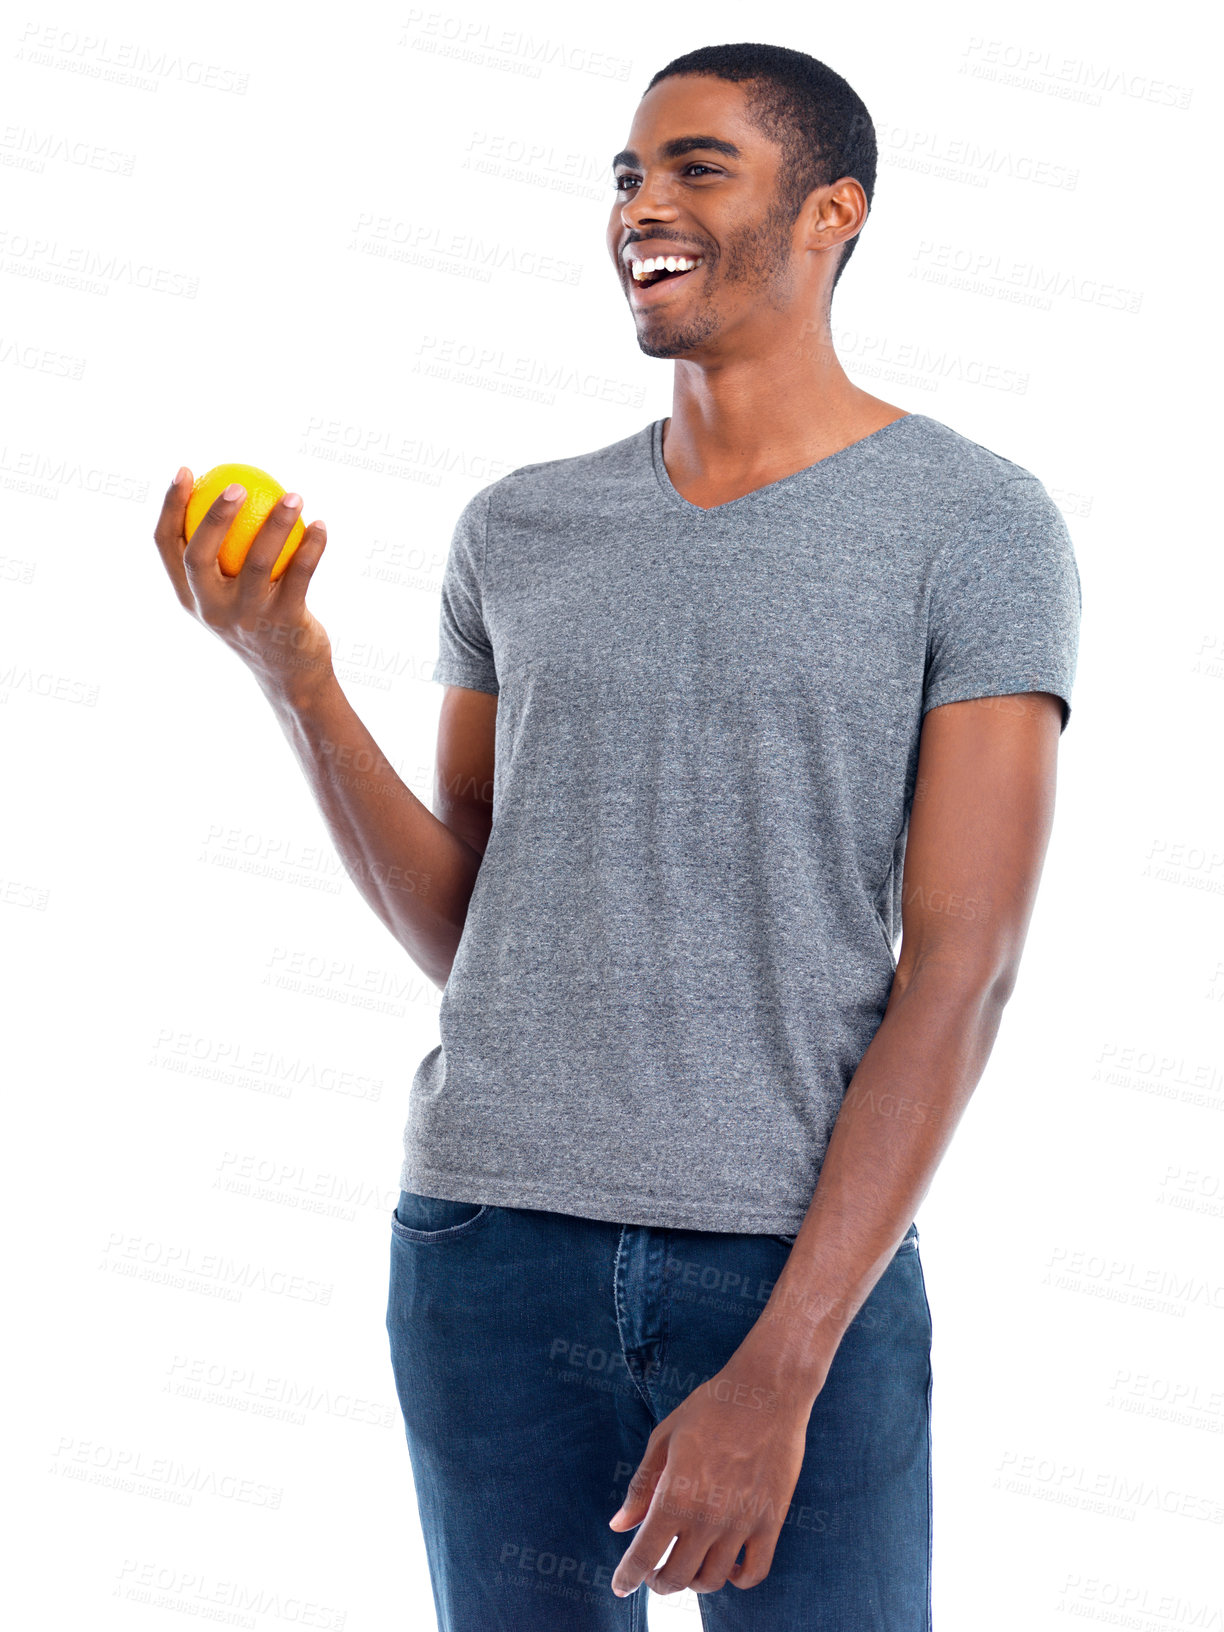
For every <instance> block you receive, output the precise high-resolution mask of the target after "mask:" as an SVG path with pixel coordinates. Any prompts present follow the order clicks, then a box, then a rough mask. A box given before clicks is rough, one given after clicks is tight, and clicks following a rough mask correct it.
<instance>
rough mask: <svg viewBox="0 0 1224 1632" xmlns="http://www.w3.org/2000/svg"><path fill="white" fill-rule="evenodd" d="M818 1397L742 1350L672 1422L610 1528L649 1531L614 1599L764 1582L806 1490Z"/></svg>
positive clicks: (615, 1580) (659, 1431) (622, 1568)
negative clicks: (802, 1478) (803, 1481)
mask: <svg viewBox="0 0 1224 1632" xmlns="http://www.w3.org/2000/svg"><path fill="white" fill-rule="evenodd" d="M816 1392H818V1390H815V1391H814V1390H813V1389H809V1388H807V1387H802V1388H796V1387H793V1386H791V1385H789V1384H785V1383H781V1382H779V1380H778V1379H777V1378H776V1377H771V1375H770V1373H769V1372H768V1371H767V1370H766V1369H765V1368H764V1367H763V1366H761V1365H759V1364H756V1363H754V1361H753V1359H752V1358H751V1356H750V1354H747V1353H745V1352H744V1351H743V1350H741V1351H737V1353H736V1354H734V1355H732V1357H731V1359H730V1360H729V1361H728V1363H727V1364H726V1365H725V1366H724V1367H723V1369H722V1370H721V1371H720V1372H717V1373H716V1374H715V1375H714V1376H713V1377H711V1378H710V1379H709V1380H708V1381H707V1382H704V1383H702V1384H701V1386H700V1387H699V1388H697V1389H695V1390H694V1391H693V1393H692V1394H690V1395H689V1396H688V1398H687V1399H685V1400H683V1401H682V1402H681V1403H680V1404H679V1405H678V1406H677V1407H676V1409H675V1410H674V1411H673V1412H672V1413H671V1414H670V1416H667V1417H664V1419H663V1421H662V1422H661V1423H660V1424H659V1425H658V1427H657V1428H656V1429H655V1430H654V1432H653V1433H652V1434H651V1436H650V1438H649V1440H648V1441H647V1443H646V1452H645V1455H644V1456H643V1457H642V1461H641V1464H640V1465H639V1467H638V1469H637V1472H636V1473H635V1474H634V1476H633V1478H632V1479H631V1480H630V1481H629V1492H628V1495H627V1496H626V1498H625V1502H624V1505H623V1506H622V1507H621V1509H620V1511H619V1512H618V1513H617V1514H616V1515H615V1517H614V1518H613V1519H612V1520H611V1526H612V1528H613V1529H614V1530H631V1529H632V1528H633V1527H634V1525H640V1527H641V1528H640V1529H639V1530H638V1533H637V1535H636V1536H635V1537H634V1538H633V1542H632V1545H631V1546H630V1547H629V1549H628V1551H627V1552H626V1553H625V1556H624V1557H623V1558H622V1559H621V1561H620V1563H619V1564H618V1565H617V1567H616V1571H615V1573H614V1574H613V1577H612V1590H613V1592H615V1593H616V1594H617V1595H618V1596H622V1597H623V1596H627V1595H628V1594H629V1593H631V1592H634V1591H636V1590H637V1588H638V1587H639V1586H640V1585H641V1583H642V1582H643V1581H645V1582H646V1583H647V1585H648V1586H650V1587H651V1588H652V1589H653V1590H654V1591H655V1592H658V1593H670V1592H680V1591H682V1590H683V1589H684V1588H685V1587H689V1588H691V1589H692V1590H693V1591H694V1592H717V1591H718V1590H719V1588H720V1587H722V1586H723V1585H724V1584H725V1583H726V1582H728V1581H730V1582H731V1584H732V1585H733V1586H737V1587H742V1588H747V1587H754V1586H756V1585H757V1583H758V1582H760V1581H763V1580H764V1579H765V1577H766V1576H767V1575H768V1574H769V1568H770V1565H771V1564H772V1563H773V1555H774V1548H775V1546H776V1545H777V1541H778V1536H779V1534H780V1533H781V1530H782V1526H783V1524H784V1523H785V1522H786V1515H787V1510H788V1508H789V1506H790V1500H791V1497H792V1496H793V1495H794V1492H795V1486H796V1484H797V1483H798V1482H799V1470H800V1468H801V1467H802V1465H803V1454H804V1449H805V1446H806V1436H807V1424H808V1418H809V1417H810V1415H811V1411H812V1404H813V1401H814V1399H815V1394H816ZM673 1536H675V1537H677V1538H678V1539H677V1541H676V1545H675V1546H674V1547H673V1548H672V1551H671V1553H670V1554H669V1556H668V1558H667V1561H666V1563H664V1564H663V1565H662V1566H661V1567H660V1566H659V1560H660V1559H661V1558H662V1556H663V1554H664V1553H665V1552H667V1547H668V1543H669V1542H670V1541H671V1539H672V1537H673ZM741 1548H743V1549H746V1551H745V1555H744V1558H743V1560H742V1562H740V1563H737V1562H736V1560H737V1559H738V1557H739V1553H740V1550H741Z"/></svg>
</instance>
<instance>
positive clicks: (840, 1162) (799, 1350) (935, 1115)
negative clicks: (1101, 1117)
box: [742, 968, 1005, 1399]
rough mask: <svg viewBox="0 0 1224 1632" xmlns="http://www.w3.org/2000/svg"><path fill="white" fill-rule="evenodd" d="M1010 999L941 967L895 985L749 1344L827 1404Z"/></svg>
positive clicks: (788, 1384) (764, 1361)
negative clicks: (838, 1363) (850, 1329)
mask: <svg viewBox="0 0 1224 1632" xmlns="http://www.w3.org/2000/svg"><path fill="white" fill-rule="evenodd" d="M1004 1002H1005V998H1004V996H1003V995H1002V994H1001V992H1000V989H999V987H998V985H997V984H996V983H995V981H994V979H993V978H990V979H988V978H986V977H985V976H983V977H982V978H980V979H974V978H972V977H970V976H966V975H965V974H963V973H958V974H949V972H948V971H947V970H946V969H939V968H932V969H930V970H929V971H928V972H926V973H920V974H918V975H916V976H915V977H914V978H913V979H912V980H911V982H910V983H909V984H908V985H907V986H906V987H905V989H904V990H903V991H897V990H894V992H893V995H892V997H891V998H890V1001H889V1006H888V1010H887V1012H886V1014H885V1017H884V1019H883V1021H882V1022H881V1023H880V1026H879V1028H878V1030H877V1031H876V1034H875V1036H874V1037H873V1038H872V1040H871V1043H870V1044H869V1046H868V1048H867V1050H866V1052H865V1053H864V1055H863V1058H862V1060H861V1061H860V1063H859V1067H858V1069H857V1071H856V1072H855V1073H854V1076H853V1077H852V1079H851V1081H850V1085H849V1087H848V1089H847V1091H846V1097H845V1099H844V1101H843V1103H842V1107H841V1110H840V1111H839V1113H838V1116H837V1120H836V1122H835V1124H834V1127H833V1133H832V1135H831V1137H830V1141H829V1147H828V1150H827V1152H826V1154H825V1159H824V1162H823V1164H822V1166H821V1171H820V1177H819V1180H818V1182H817V1185H816V1191H815V1194H814V1196H813V1197H812V1202H811V1205H810V1206H809V1208H808V1212H807V1215H806V1217H805V1219H804V1222H803V1228H802V1229H801V1230H800V1232H799V1236H798V1238H797V1240H796V1242H795V1245H794V1247H793V1248H792V1249H791V1255H790V1257H789V1259H788V1260H787V1263H786V1267H785V1269H784V1270H783V1271H782V1274H781V1275H780V1276H779V1278H778V1281H777V1283H776V1285H775V1287H774V1290H773V1292H772V1294H771V1295H770V1298H769V1301H768V1303H767V1304H766V1306H765V1309H764V1311H763V1312H762V1314H761V1317H760V1318H759V1320H758V1321H757V1323H756V1325H755V1326H754V1327H753V1329H752V1331H751V1332H750V1333H749V1335H748V1337H747V1339H746V1340H745V1342H744V1344H743V1345H742V1349H743V1351H747V1353H749V1354H750V1355H751V1357H752V1359H753V1361H754V1363H759V1364H760V1365H761V1367H762V1369H763V1370H764V1371H765V1372H766V1373H767V1374H768V1376H769V1378H770V1380H771V1381H772V1382H773V1383H774V1384H775V1385H776V1386H777V1387H779V1388H784V1389H787V1390H789V1391H794V1390H796V1389H798V1390H800V1391H804V1392H807V1393H810V1394H811V1397H812V1399H815V1397H816V1395H817V1394H818V1393H819V1391H820V1389H821V1388H822V1387H823V1385H824V1380H825V1377H826V1376H827V1374H828V1370H829V1367H830V1365H831V1364H832V1362H833V1356H834V1354H835V1353H836V1351H837V1346H838V1344H839V1343H840V1342H841V1339H842V1336H843V1334H844V1332H845V1330H846V1327H847V1326H848V1325H849V1324H850V1322H851V1321H852V1320H853V1319H854V1316H855V1315H856V1314H857V1312H858V1310H859V1309H860V1308H861V1307H862V1305H863V1303H864V1302H865V1301H866V1299H867V1297H868V1296H869V1294H870V1292H871V1289H872V1287H873V1286H874V1285H875V1284H876V1282H877V1281H878V1280H879V1278H880V1276H881V1275H882V1274H883V1273H884V1271H885V1270H886V1269H887V1268H888V1265H889V1262H890V1261H891V1259H892V1256H893V1254H894V1253H895V1251H896V1249H897V1246H898V1245H899V1243H900V1241H901V1239H902V1237H903V1236H904V1234H905V1232H906V1230H907V1229H908V1228H909V1225H910V1223H911V1222H912V1220H913V1217H914V1214H915V1213H916V1212H917V1210H918V1206H919V1203H920V1202H921V1200H922V1198H923V1196H924V1195H925V1194H926V1192H927V1189H928V1188H929V1186H930V1183H931V1180H932V1178H933V1177H934V1175H935V1170H936V1168H937V1167H938V1166H939V1163H940V1161H941V1159H942V1157H943V1154H944V1151H945V1150H946V1149H947V1146H948V1143H949V1141H950V1139H951V1138H952V1134H953V1132H954V1131H955V1129H956V1125H957V1123H958V1122H959V1120H960V1117H961V1115H962V1113H963V1111H964V1109H965V1106H966V1105H967V1103H968V1101H969V1097H970V1095H971V1094H972V1092H973V1089H974V1088H975V1086H976V1085H977V1083H978V1080H979V1079H980V1077H981V1075H982V1072H983V1070H984V1069H985V1066H986V1061H987V1059H988V1058H989V1055H990V1050H991V1047H992V1046H993V1044H994V1039H995V1036H996V1034H997V1032H998V1029H999V1020H1000V1018H1001V1015H1002V1011H1003V1005H1004Z"/></svg>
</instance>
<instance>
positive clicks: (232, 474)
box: [183, 465, 306, 582]
mask: <svg viewBox="0 0 1224 1632" xmlns="http://www.w3.org/2000/svg"><path fill="white" fill-rule="evenodd" d="M231 482H241V483H242V485H243V487H245V488H246V498H245V499H243V501H242V508H241V510H239V512H238V514H237V515H236V516H235V517H234V519H233V520H232V521H231V522H230V524H229V531H228V532H227V533H226V535H225V537H224V538H223V539H222V541H221V549H220V551H219V552H218V554H217V565H218V566H219V567H220V568H221V571H222V572H223V573H224V574H225V576H226V577H227V578H236V577H237V576H238V573H239V571H240V570H241V568H242V563H243V562H244V561H245V560H246V557H247V551H248V550H249V549H250V547H251V545H252V544H253V543H254V541H255V534H256V533H257V532H258V531H259V529H260V528H261V527H262V526H263V524H264V521H265V520H266V519H267V516H268V514H269V512H270V511H271V510H272V508H273V506H274V505H275V504H276V503H277V501H278V500H279V499H280V498H281V496H282V495H283V494H284V492H285V489H284V488H283V487H282V486H281V485H280V483H279V482H278V481H277V480H276V478H275V477H274V476H269V475H268V473H267V471H266V470H260V469H259V467H258V466H257V465H214V467H213V468H212V470H208V471H205V473H204V475H203V476H200V477H197V479H196V481H195V484H194V485H193V487H192V489H191V497H190V498H189V499H188V500H187V517H186V521H185V522H184V526H183V531H184V533H185V534H186V537H187V540H188V542H190V540H191V535H192V533H194V532H195V530H196V528H197V527H198V526H199V525H200V523H201V522H202V521H203V519H204V517H205V514H206V513H207V511H208V510H209V508H210V506H211V505H212V504H213V503H214V501H215V500H217V499H219V498H220V497H221V495H222V493H224V492H225V490H226V488H227V487H228V486H229V485H230V483H231ZM305 533H306V528H305V526H304V525H303V522H302V518H301V516H299V517H298V519H297V520H296V521H295V522H294V524H293V527H292V529H291V531H290V533H289V537H288V538H287V539H286V540H285V547H284V548H283V549H282V550H281V552H280V554H279V555H278V556H277V558H276V561H275V563H274V564H273V567H272V579H273V582H275V580H276V579H277V578H279V577H280V575H281V573H282V572H284V570H285V568H286V567H287V566H288V565H289V562H290V560H291V559H292V557H293V552H294V551H295V550H296V549H297V547H298V545H299V544H300V543H301V542H302V539H303V537H304V536H305Z"/></svg>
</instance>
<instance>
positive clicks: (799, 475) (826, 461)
mask: <svg viewBox="0 0 1224 1632" xmlns="http://www.w3.org/2000/svg"><path fill="white" fill-rule="evenodd" d="M925 418H926V415H925V414H903V415H902V416H901V418H900V419H892V420H889V422H888V424H887V425H881V426H880V428H879V430H878V431H871V432H869V433H868V435H866V436H861V437H859V439H858V441H857V442H850V443H848V444H847V445H846V446H845V447H844V448H838V449H837V451H836V452H835V453H829V454H826V455H825V457H824V458H823V459H818V460H816V462H815V464H811V465H805V466H804V467H803V469H802V470H793V471H791V473H790V475H789V476H779V477H778V479H777V481H776V482H766V483H765V485H764V486H763V487H754V488H752V489H751V491H749V492H747V493H741V494H740V496H739V497H738V498H737V499H727V500H726V502H725V503H723V504H715V505H711V506H710V507H709V509H706V508H704V507H703V506H701V505H700V504H694V503H693V502H692V501H691V500H690V499H686V498H685V497H684V495H683V494H682V493H680V492H678V491H677V489H676V488H675V486H674V485H673V484H672V479H671V477H670V476H669V475H668V473H667V466H666V464H665V463H664V461H663V427H664V425H665V424H666V423H667V421H666V419H656V420H654V421H653V422H652V423H651V425H650V426H648V427H647V429H648V431H649V444H650V462H651V465H652V466H653V468H654V474H655V481H656V482H657V484H658V487H659V491H660V492H661V493H662V495H663V497H664V498H665V499H666V500H667V501H668V502H669V503H670V504H671V505H672V506H673V507H674V508H676V509H679V510H682V511H684V512H685V513H686V514H688V515H690V516H694V517H696V518H698V519H700V518H701V517H703V516H708V517H710V518H712V519H713V518H717V517H721V516H726V515H730V514H732V513H735V512H737V511H739V510H741V509H742V508H744V507H745V506H747V505H750V504H752V503H754V502H755V501H757V500H759V499H762V498H767V497H772V496H773V495H774V494H775V493H778V492H779V491H781V490H782V489H783V488H785V487H787V486H788V485H789V484H791V483H795V482H803V481H806V480H810V479H811V477H812V476H813V475H814V474H817V473H820V472H823V471H825V470H828V469H831V468H833V467H835V466H837V467H840V465H842V464H843V463H844V462H846V461H848V460H850V461H852V460H853V458H854V457H855V456H856V455H857V454H859V453H860V451H861V450H863V449H866V448H868V447H870V446H874V445H875V444H877V443H878V442H879V441H880V439H881V438H884V437H889V436H892V435H895V434H896V433H897V432H899V431H900V430H901V428H902V427H903V426H905V425H909V424H910V423H911V422H920V421H922V420H924V419H925Z"/></svg>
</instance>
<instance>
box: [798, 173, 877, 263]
mask: <svg viewBox="0 0 1224 1632" xmlns="http://www.w3.org/2000/svg"><path fill="white" fill-rule="evenodd" d="M867 210H868V204H867V195H866V193H865V192H864V191H863V186H862V183H861V182H858V181H855V179H854V177H853V176H842V178H841V179H840V180H839V181H833V182H830V183H829V184H828V186H827V187H813V188H812V191H811V192H810V193H809V194H808V196H807V197H806V198H805V199H804V201H803V204H802V205H801V207H800V210H799V220H798V222H797V225H798V227H799V232H800V239H799V242H800V245H801V247H802V248H804V249H813V250H818V251H832V250H834V249H837V248H838V246H839V245H841V244H844V243H845V242H846V240H847V239H849V238H854V237H856V236H857V235H858V233H860V232H861V231H862V229H863V225H864V223H865V222H866V220H867Z"/></svg>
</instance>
